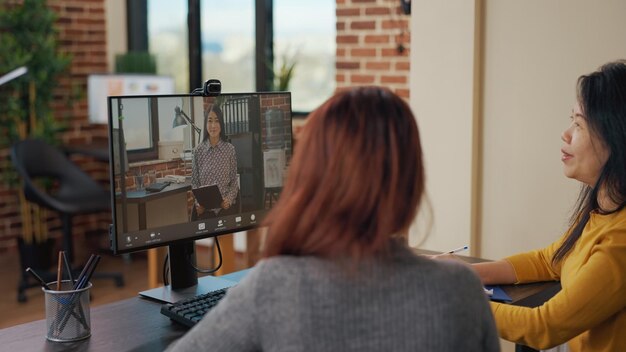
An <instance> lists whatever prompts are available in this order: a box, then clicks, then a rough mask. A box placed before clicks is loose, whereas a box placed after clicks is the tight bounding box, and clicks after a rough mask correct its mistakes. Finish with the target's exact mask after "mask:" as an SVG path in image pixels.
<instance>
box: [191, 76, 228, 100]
mask: <svg viewBox="0 0 626 352" xmlns="http://www.w3.org/2000/svg"><path fill="white" fill-rule="evenodd" d="M220 93H222V82H220V80H219V79H208V80H206V81H205V82H204V84H203V85H202V87H201V88H196V89H194V90H193V92H191V94H194V95H202V96H205V97H215V96H218V95H220Z"/></svg>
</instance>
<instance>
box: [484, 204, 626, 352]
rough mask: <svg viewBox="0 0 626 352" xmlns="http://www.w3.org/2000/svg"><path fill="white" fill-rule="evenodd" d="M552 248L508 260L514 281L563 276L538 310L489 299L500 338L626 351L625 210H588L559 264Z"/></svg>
mask: <svg viewBox="0 0 626 352" xmlns="http://www.w3.org/2000/svg"><path fill="white" fill-rule="evenodd" d="M564 239H565V235H564V236H563V237H562V238H561V239H560V240H559V241H557V242H555V243H553V244H551V245H550V246H548V247H546V248H544V249H541V250H536V251H531V252H528V253H523V254H518V255H514V256H511V257H508V258H506V260H507V261H509V262H510V263H511V264H512V265H513V268H514V269H515V274H516V277H517V281H518V283H525V282H533V281H550V280H561V285H562V287H563V289H562V290H561V291H560V292H559V293H557V294H556V295H555V296H554V297H553V298H551V299H550V300H548V301H547V302H545V303H544V304H543V305H542V306H540V307H537V308H527V307H517V306H512V305H507V304H500V303H491V308H492V310H493V313H494V316H495V319H496V325H497V327H498V332H499V334H500V336H501V337H502V338H504V339H506V340H510V341H513V342H516V343H520V344H524V345H528V346H531V347H533V348H536V349H546V348H550V347H553V346H556V345H559V344H562V343H564V342H566V341H569V343H568V344H569V348H570V350H571V351H572V352H576V351H585V352H588V351H607V352H608V351H626V209H622V210H621V211H619V212H616V213H613V214H608V215H601V214H597V213H596V214H591V217H590V219H589V222H588V223H587V226H586V227H585V229H584V231H583V233H582V235H581V237H580V238H579V239H578V241H577V242H576V244H575V245H574V247H573V248H572V249H571V250H570V252H569V254H568V255H566V257H565V258H564V259H563V260H562V261H561V264H560V265H558V267H553V266H552V265H551V260H552V255H553V254H554V252H555V251H556V250H557V249H558V248H559V245H560V244H561V243H562V241H563V240H564Z"/></svg>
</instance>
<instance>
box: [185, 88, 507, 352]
mask: <svg viewBox="0 0 626 352" xmlns="http://www.w3.org/2000/svg"><path fill="white" fill-rule="evenodd" d="M423 198H424V166H423V158H422V151H421V145H420V137H419V133H418V128H417V124H416V120H415V118H414V116H413V114H412V112H411V109H410V108H409V106H408V105H407V103H406V102H405V101H404V100H403V99H402V98H400V97H398V96H397V95H396V94H394V93H393V92H392V91H390V90H389V89H386V88H379V87H358V88H351V89H346V90H341V91H339V92H337V93H335V94H334V95H333V96H332V97H331V98H330V99H328V100H327V101H326V102H325V103H323V104H322V105H321V106H320V107H319V108H317V109H316V110H315V111H313V112H312V113H311V114H310V115H309V116H308V117H307V122H306V125H305V127H304V128H303V130H302V132H301V135H300V136H299V138H298V141H297V145H296V148H295V150H294V156H293V159H292V161H291V164H290V166H289V173H288V176H287V181H286V184H285V185H284V188H283V190H282V193H281V195H280V199H279V200H278V203H277V205H276V206H275V208H274V209H272V211H271V213H270V214H269V216H268V218H267V219H266V225H268V229H267V239H266V241H265V256H264V259H263V260H261V261H260V262H259V263H258V264H257V265H256V267H255V268H254V269H252V270H251V272H249V273H248V275H247V276H246V277H245V278H244V279H243V280H242V281H241V282H240V283H239V284H238V285H237V286H235V287H233V288H231V289H230V290H229V292H228V294H227V295H226V297H225V298H224V299H223V300H222V301H221V302H220V303H219V304H218V305H217V306H216V307H215V308H214V309H213V310H212V311H210V312H209V313H208V314H207V315H206V316H205V318H204V319H203V320H202V321H201V322H200V323H199V324H198V325H196V326H195V327H194V329H193V330H192V331H191V332H189V333H188V334H187V335H186V336H185V337H183V338H182V340H181V341H180V342H179V343H178V345H177V346H176V347H177V348H180V350H189V351H191V350H194V349H195V348H201V347H203V346H204V347H207V346H211V348H214V349H215V350H237V351H258V350H265V351H277V350H281V351H282V350H285V351H286V350H290V351H292V350H294V351H305V350H306V351H416V350H419V351H499V341H498V339H497V336H496V331H495V325H494V322H493V317H492V315H491V313H490V310H489V305H488V302H487V298H486V296H485V294H484V291H483V287H482V285H481V283H480V280H479V279H478V277H477V276H476V275H475V274H474V273H473V272H472V270H471V269H470V268H468V267H466V266H465V265H462V264H459V263H456V262H446V261H434V260H431V259H429V258H425V257H422V256H418V255H416V254H415V253H414V252H413V251H412V249H411V248H410V247H409V246H408V244H407V240H406V238H407V235H408V229H409V226H410V225H411V223H412V221H413V219H414V218H415V216H416V214H417V212H418V210H419V208H420V204H421V203H422V199H423ZM461 292H462V294H460V293H461Z"/></svg>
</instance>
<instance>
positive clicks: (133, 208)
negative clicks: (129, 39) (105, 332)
mask: <svg viewBox="0 0 626 352" xmlns="http://www.w3.org/2000/svg"><path fill="white" fill-rule="evenodd" d="M215 107H218V108H219V109H215ZM220 112H221V113H220ZM108 113H109V137H110V138H109V141H110V148H109V152H110V153H111V160H110V168H111V170H110V177H111V185H112V186H111V200H112V212H113V225H112V231H111V246H112V249H113V252H114V253H115V254H123V253H130V252H135V251H141V250H146V249H149V248H154V247H160V246H169V253H168V254H169V261H170V276H171V280H170V282H171V286H170V287H169V289H171V290H174V291H176V290H183V289H185V288H187V287H191V286H194V285H196V284H197V273H196V271H195V270H194V269H193V267H192V266H191V264H195V254H194V248H195V247H194V241H195V240H198V239H202V238H207V237H214V236H218V235H221V234H227V233H233V232H238V231H243V230H247V229H251V228H254V227H256V226H258V225H259V224H260V223H261V221H262V219H263V218H264V216H265V215H266V213H267V212H268V210H269V209H270V208H271V207H272V205H273V204H275V201H276V198H277V196H278V195H279V194H280V191H281V189H282V184H283V178H284V174H285V169H286V167H287V166H288V164H289V161H290V159H291V155H292V134H291V94H290V93H288V92H267V93H237V94H226V93H223V94H221V95H219V96H200V95H187V94H186V95H180V94H179V95H151V96H110V97H108ZM218 115H222V116H221V118H218V122H219V128H216V127H215V122H214V121H215V118H216V116H218ZM207 121H209V123H207ZM207 126H209V127H208V129H207ZM126 161H128V163H126ZM120 169H121V170H120ZM211 184H215V185H217V186H218V187H217V188H218V189H219V191H220V192H219V194H220V195H221V196H222V202H220V203H221V204H220V206H219V207H217V208H214V209H205V208H201V207H199V206H198V202H197V201H196V199H195V197H194V192H193V191H192V189H195V188H199V187H201V186H210V185H211ZM163 186H166V187H165V188H163ZM213 188H214V187H213ZM213 192H214V190H213ZM195 193H196V194H201V193H202V192H199V191H198V192H195ZM204 196H205V197H210V196H211V195H208V194H205V195H204ZM204 204H216V203H214V202H213V203H211V202H209V203H204Z"/></svg>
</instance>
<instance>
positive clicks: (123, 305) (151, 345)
mask: <svg viewBox="0 0 626 352" xmlns="http://www.w3.org/2000/svg"><path fill="white" fill-rule="evenodd" d="M468 260H469V261H481V260H480V259H476V258H468ZM239 276H241V275H239ZM211 278H212V277H210V276H207V277H203V278H200V280H211ZM221 278H226V279H228V278H231V279H232V280H235V281H236V280H238V279H239V277H238V276H237V273H232V274H229V275H225V276H222V277H221ZM502 287H503V289H504V290H505V291H506V292H507V293H508V294H509V296H511V298H512V299H513V302H512V304H516V305H523V306H536V305H539V304H541V303H543V302H545V300H546V299H548V298H549V297H551V296H552V295H553V294H554V293H556V292H557V291H558V289H559V288H560V286H559V284H558V283H556V282H552V283H538V284H524V285H503V286H502ZM160 309H161V304H160V303H156V302H154V301H151V300H147V299H143V298H140V297H135V298H130V299H126V300H123V301H119V302H115V303H111V304H106V305H103V306H99V307H96V308H92V309H91V326H92V329H91V330H92V335H91V337H90V338H89V339H87V340H83V341H79V342H75V343H53V342H48V341H47V340H46V339H45V337H44V335H45V330H46V322H45V320H39V321H35V322H31V323H26V324H22V325H17V326H14V327H10V328H7V329H2V330H0V344H1V345H2V350H6V351H67V350H72V351H106V352H108V351H133V352H142V351H146V352H148V351H149V352H152V351H162V350H164V349H165V348H166V347H167V346H168V345H169V344H170V343H171V342H172V341H174V340H175V339H177V338H179V337H181V336H182V335H183V334H184V333H185V332H186V331H187V328H184V327H182V326H180V325H178V324H175V323H173V322H171V321H170V320H169V319H168V318H167V317H165V316H164V315H162V314H161V313H160Z"/></svg>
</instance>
